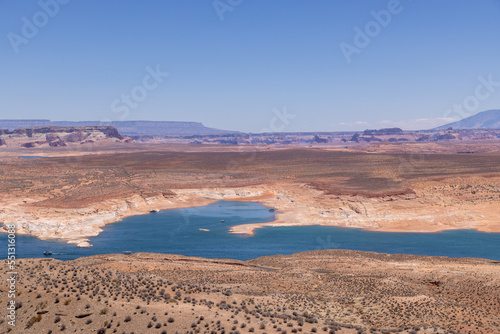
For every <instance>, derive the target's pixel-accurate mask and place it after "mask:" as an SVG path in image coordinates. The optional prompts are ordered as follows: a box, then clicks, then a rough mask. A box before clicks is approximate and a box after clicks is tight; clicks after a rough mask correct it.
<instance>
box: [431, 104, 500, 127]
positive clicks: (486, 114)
mask: <svg viewBox="0 0 500 334" xmlns="http://www.w3.org/2000/svg"><path fill="white" fill-rule="evenodd" d="M449 127H452V128H453V129H500V109H494V110H486V111H482V112H480V113H477V114H475V115H472V116H470V117H467V118H464V119H461V120H460V121H457V122H454V123H449V124H445V125H441V126H438V127H437V128H434V130H444V129H448V128H449Z"/></svg>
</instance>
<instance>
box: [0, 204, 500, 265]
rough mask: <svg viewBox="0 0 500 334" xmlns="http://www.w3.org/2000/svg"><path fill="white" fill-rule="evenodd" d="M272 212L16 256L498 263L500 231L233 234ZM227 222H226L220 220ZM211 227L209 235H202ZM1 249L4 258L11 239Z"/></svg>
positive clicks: (168, 224)
mask: <svg viewBox="0 0 500 334" xmlns="http://www.w3.org/2000/svg"><path fill="white" fill-rule="evenodd" d="M274 214H275V213H273V212H269V211H268V208H267V207H265V206H263V205H261V204H259V203H253V202H233V201H219V202H217V203H213V204H210V205H207V206H203V207H195V208H187V209H174V210H165V211H161V212H159V213H156V214H149V215H142V216H134V217H128V218H125V219H124V220H123V221H121V222H117V223H114V224H108V225H106V226H105V227H104V228H103V230H104V231H103V232H102V233H101V234H99V235H98V236H96V237H91V238H89V239H90V243H91V244H93V245H94V246H93V247H90V248H78V247H76V246H75V245H69V244H66V243H63V242H59V241H55V240H47V241H43V240H39V239H37V238H35V237H30V236H22V235H18V236H17V237H16V252H17V257H18V258H21V257H24V258H26V257H44V256H43V251H45V250H50V251H52V252H53V255H52V257H54V258H57V259H61V260H71V259H75V258H77V257H81V256H89V255H95V254H107V253H122V252H123V251H132V252H157V253H170V254H182V255H187V256H200V257H206V258H231V259H238V260H249V259H253V258H257V257H259V256H264V255H276V254H292V253H296V252H302V251H307V250H317V249H329V248H338V249H352V250H361V251H374V252H380V253H392V254H393V253H404V254H416V255H439V256H450V257H480V258H488V259H493V260H499V261H500V233H482V232H477V231H472V230H459V231H446V232H440V233H387V232H370V231H363V230H359V229H348V228H338V227H327V226H302V227H268V228H263V229H257V230H256V231H255V235H254V236H252V237H248V236H243V235H235V234H229V233H228V230H229V228H230V227H231V226H233V225H238V224H245V223H259V222H268V221H272V220H274ZM221 220H224V222H221ZM199 229H206V230H209V231H200V230H199ZM0 247H1V249H4V250H5V251H4V254H5V255H3V258H6V256H7V250H6V248H7V235H5V234H2V235H1V239H0Z"/></svg>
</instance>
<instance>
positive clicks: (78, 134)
mask: <svg viewBox="0 0 500 334" xmlns="http://www.w3.org/2000/svg"><path fill="white" fill-rule="evenodd" d="M0 140H1V141H2V143H3V145H6V144H7V143H8V144H9V145H10V146H18V147H25V148H33V147H40V146H42V147H47V146H48V147H60V146H67V145H68V144H72V143H81V144H87V143H93V142H95V141H99V140H112V141H124V142H125V141H126V142H127V143H130V142H131V141H132V139H130V138H124V137H123V136H122V135H121V134H120V132H118V130H117V129H116V128H115V127H112V126H82V127H58V126H48V127H36V128H20V129H16V130H0Z"/></svg>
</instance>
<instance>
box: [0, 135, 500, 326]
mask: <svg viewBox="0 0 500 334" xmlns="http://www.w3.org/2000/svg"><path fill="white" fill-rule="evenodd" d="M431 152H434V153H431ZM472 152H474V153H472ZM1 154H2V160H1V164H0V190H1V192H0V193H1V195H0V196H1V197H0V202H1V203H2V207H1V209H0V218H1V219H2V221H3V222H4V223H5V224H7V223H17V224H18V233H25V234H30V235H34V236H37V237H40V238H58V239H62V240H63V241H66V242H71V243H76V244H77V245H78V246H80V247H89V246H91V245H90V244H89V243H88V239H87V238H88V237H89V236H94V235H97V234H98V233H99V232H100V231H101V227H103V226H104V225H105V224H107V223H113V222H117V221H120V220H121V219H122V218H124V217H126V216H131V215H138V214H147V213H149V211H150V210H153V209H160V210H163V209H169V208H179V207H189V206H198V205H205V204H208V203H211V202H214V201H217V200H220V199H227V200H241V201H258V202H261V203H263V204H265V205H266V206H269V207H272V208H274V209H276V210H277V211H278V212H279V213H277V214H276V220H275V221H274V222H270V223H265V224H257V225H239V226H233V227H232V228H231V231H232V232H233V233H244V234H251V233H252V232H253V231H254V229H256V228H259V227H263V226H290V225H312V224H320V225H330V226H341V227H353V228H364V229H369V230H377V231H395V232H408V231H411V232H434V231H442V230H449V229H477V230H479V231H485V232H500V219H499V217H500V150H499V144H498V143H497V142H478V141H476V142H468V143H460V144H455V145H451V144H448V143H443V144H437V143H395V144H378V143H376V144H369V145H348V146H316V147H290V146H283V147H280V146H275V147H266V146H243V147H240V146H221V145H217V146H207V145H171V144H170V145H167V144H156V145H152V144H138V143H128V144H125V143H96V144H94V145H83V146H69V147H56V148H50V149H22V150H20V149H18V148H8V149H4V150H3V151H2V152H1ZM20 155H24V156H29V155H35V156H42V158H34V159H23V158H20V157H19V156H20ZM44 156H45V157H46V158H43V157H44ZM17 266H18V268H17V271H18V273H19V277H18V288H19V290H18V296H17V298H16V301H17V302H18V303H20V304H18V309H17V317H18V321H19V322H18V323H19V325H20V326H22V328H23V329H22V330H21V331H20V332H19V333H21V332H22V333H55V332H59V331H63V332H64V331H67V332H79V333H91V332H98V333H127V334H128V333H132V332H133V333H176V332H178V333H190V332H192V333H238V332H239V333H247V332H256V333H264V332H265V333H278V332H279V333H297V332H304V333H311V332H312V333H315V332H318V333H321V332H324V333H369V332H371V333H391V332H400V333H500V295H499V291H500V284H499V282H498V277H500V275H499V274H500V272H499V270H500V267H499V265H498V263H497V262H496V261H491V260H483V259H451V258H440V257H439V258H438V257H425V256H409V255H408V256H407V255H386V254H375V253H363V252H355V251H342V250H326V251H313V252H306V253H298V254H294V255H290V256H270V257H264V258H259V259H255V260H251V261H246V262H242V261H236V260H208V259H201V258H186V257H183V256H178V255H166V254H145V253H141V254H133V255H128V256H127V255H99V256H93V257H89V258H80V259H77V260H73V261H67V262H62V261H59V260H54V259H43V260H39V259H21V260H19V261H18V264H17ZM2 284H3V285H2V288H1V289H2V290H3V291H4V292H5V291H6V290H5V289H6V288H7V286H6V283H5V282H4V283H2ZM4 295H5V293H3V294H2V296H4ZM2 302H3V301H2ZM1 328H2V330H1V332H7V331H9V327H8V326H7V324H6V323H5V322H4V323H2V324H1ZM17 329H20V327H19V328H17ZM10 330H12V329H11V328H10ZM13 333H16V332H13Z"/></svg>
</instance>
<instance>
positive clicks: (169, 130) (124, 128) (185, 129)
mask: <svg viewBox="0 0 500 334" xmlns="http://www.w3.org/2000/svg"><path fill="white" fill-rule="evenodd" d="M39 126H44V127H50V126H63V127H75V126H114V127H115V128H117V129H118V131H119V132H120V133H121V134H123V135H125V136H131V135H159V136H168V135H174V136H175V135H221V134H233V133H238V132H237V131H226V130H220V129H214V128H209V127H206V126H204V125H203V124H202V123H199V122H164V121H113V122H98V121H82V122H70V121H50V120H48V119H26V120H15V119H14V120H12V119H10V120H0V129H8V130H15V129H19V128H32V127H39Z"/></svg>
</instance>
